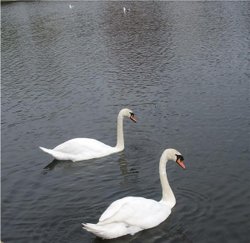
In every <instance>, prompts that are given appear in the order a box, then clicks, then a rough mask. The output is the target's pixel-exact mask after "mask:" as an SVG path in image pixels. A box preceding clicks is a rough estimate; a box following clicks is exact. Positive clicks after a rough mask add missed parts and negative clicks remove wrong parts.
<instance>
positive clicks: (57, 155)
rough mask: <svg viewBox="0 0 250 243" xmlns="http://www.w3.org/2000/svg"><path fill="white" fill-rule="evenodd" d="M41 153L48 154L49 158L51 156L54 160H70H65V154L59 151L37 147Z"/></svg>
mask: <svg viewBox="0 0 250 243" xmlns="http://www.w3.org/2000/svg"><path fill="white" fill-rule="evenodd" d="M39 148H40V149H41V150H42V151H43V152H45V153H47V154H50V155H51V156H53V157H54V158H55V159H57V160H65V159H68V160H70V158H65V154H64V153H62V152H59V151H55V150H53V149H47V148H44V147H39Z"/></svg>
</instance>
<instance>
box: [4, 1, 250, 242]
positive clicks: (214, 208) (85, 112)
mask: <svg viewBox="0 0 250 243" xmlns="http://www.w3.org/2000/svg"><path fill="white" fill-rule="evenodd" d="M69 3H70V2H60V1H59V2H21V3H20V2H19V3H11V4H2V51H1V54H2V72H1V73H2V163H1V169H2V170H1V172H2V175H1V180H2V193H1V196H2V197H1V199H2V202H1V206H2V222H1V224H2V228H1V230H2V240H3V241H4V242H5V243H16V242H24V243H26V242H36V243H40V242H46V243H48V242H53V243H55V242H60V243H63V242H65V243H69V242H74V243H78V242H79V243H80V242H87V243H88V242H103V241H102V240H101V239H98V238H96V237H95V236H94V235H92V234H90V233H88V232H85V231H84V230H82V229H81V223H82V222H92V223H95V222H97V220H98V218H99V216H100V215H101V213H102V212H103V211H104V210H105V209H106V208H107V207H108V205H109V204H110V203H111V202H112V201H114V200H116V199H118V198H121V197H124V196H128V195H134V196H143V197H147V198H152V199H156V200H159V199H160V198H161V187H160V181H159V175H158V163H159V158H160V155H161V153H162V151H163V150H164V149H165V148H168V147H173V148H176V149H178V150H179V151H180V152H181V153H182V154H183V156H184V158H185V164H186V167H187V170H185V171H184V170H181V169H180V168H179V167H177V166H175V164H174V163H169V164H168V166H167V173H168V175H169V180H170V184H171V186H172V189H173V191H174V193H175V195H176V200H177V204H176V206H175V207H174V209H173V211H172V214H171V216H170V217H169V218H168V219H167V220H166V221H165V222H163V223H162V224H161V225H159V226H158V227H156V228H153V229H149V230H146V231H142V232H140V233H138V234H136V235H134V236H125V237H122V238H118V239H115V240H111V241H110V242H116V243H124V242H133V243H141V242H143V243H152V242H157V243H160V242H162V243H163V242H164V243H170V242H171V243H174V242H176V243H180V242H188V243H190V242H193V243H203V242H206V243H208V242H211V243H214V242H227V243H229V242H232V243H235V242H237V243H238V242H240V243H246V242H249V239H250V232H249V229H250V220H249V219H250V207H249V205H250V203H249V202H250V190H249V188H250V173H249V171H250V79H249V77H250V74H249V39H250V38H249V36H250V35H249V29H250V17H249V16H250V14H249V7H250V3H249V2H226V1H222V2H220V1H219V2H71V4H72V7H71V8H70V7H69ZM123 6H125V7H127V8H130V12H128V13H127V14H124V13H123V11H122V8H123ZM123 107H129V108H131V109H132V110H133V111H134V113H135V114H136V116H137V118H138V123H137V124H134V123H132V122H130V121H129V120H125V123H124V125H125V127H124V130H125V150H124V152H121V153H118V154H114V155H111V156H108V157H105V158H101V159H94V160H90V161H82V162H77V163H71V162H67V161H66V162H62V161H61V162H58V163H55V164H53V166H52V167H51V168H50V170H44V169H43V168H44V167H45V166H46V165H47V164H49V163H50V162H51V161H52V158H51V157H50V156H49V155H47V154H45V153H43V152H42V151H40V150H39V149H38V146H44V147H47V148H53V147H54V146H56V145H58V144H60V143H62V142H64V141H66V140H68V139H70V138H74V137H91V138H96V139H98V140H101V141H103V142H105V143H106V144H109V145H115V143H116V117H117V114H118V112H119V110H120V109H121V108H123ZM105 242H109V241H105Z"/></svg>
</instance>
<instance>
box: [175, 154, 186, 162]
mask: <svg viewBox="0 0 250 243" xmlns="http://www.w3.org/2000/svg"><path fill="white" fill-rule="evenodd" d="M176 157H177V160H180V161H184V157H183V156H182V155H180V154H176Z"/></svg>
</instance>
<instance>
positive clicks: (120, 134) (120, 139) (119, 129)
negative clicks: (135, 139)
mask: <svg viewBox="0 0 250 243" xmlns="http://www.w3.org/2000/svg"><path fill="white" fill-rule="evenodd" d="M115 147H116V148H117V149H118V150H119V151H122V150H123V149H124V135H123V115H121V114H120V113H119V115H118V117H117V143H116V146H115Z"/></svg>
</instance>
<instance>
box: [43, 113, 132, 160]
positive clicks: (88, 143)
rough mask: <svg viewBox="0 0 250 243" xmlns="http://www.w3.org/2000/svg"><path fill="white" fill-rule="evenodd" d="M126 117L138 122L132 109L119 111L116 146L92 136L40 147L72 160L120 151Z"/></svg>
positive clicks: (59, 158) (61, 158) (55, 156)
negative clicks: (54, 145) (51, 147)
mask: <svg viewBox="0 0 250 243" xmlns="http://www.w3.org/2000/svg"><path fill="white" fill-rule="evenodd" d="M124 117H129V118H130V119H131V120H132V121H133V122H136V119H135V115H134V113H133V112H132V111H131V110H130V109H127V108H124V109H122V110H121V111H120V112H119V114H118V117H117V144H116V146H115V147H111V146H109V145H106V144H104V143H102V142H100V141H98V140H95V139H91V138H74V139H71V140H68V141H66V142H64V143H62V144H59V145H58V146H56V147H55V148H54V149H46V148H43V147H39V148H40V149H41V150H43V151H44V152H45V153H48V154H50V155H52V156H53V157H54V158H55V159H58V160H72V161H73V162H75V161H80V160H87V159H93V158H100V157H104V156H107V155H110V154H113V153H117V152H120V151H122V150H123V149H124V135H123V118H124Z"/></svg>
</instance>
